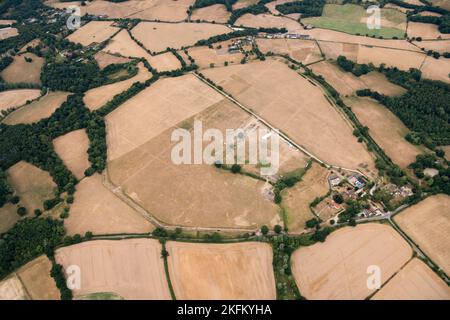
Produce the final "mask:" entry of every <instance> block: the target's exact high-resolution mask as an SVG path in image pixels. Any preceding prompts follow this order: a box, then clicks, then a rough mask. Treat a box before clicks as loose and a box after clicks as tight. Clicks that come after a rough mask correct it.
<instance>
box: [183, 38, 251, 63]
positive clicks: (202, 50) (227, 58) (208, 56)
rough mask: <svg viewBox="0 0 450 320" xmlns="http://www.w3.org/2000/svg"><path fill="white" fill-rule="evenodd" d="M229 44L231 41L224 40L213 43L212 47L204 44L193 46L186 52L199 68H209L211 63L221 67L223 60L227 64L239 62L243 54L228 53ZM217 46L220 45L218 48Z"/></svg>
mask: <svg viewBox="0 0 450 320" xmlns="http://www.w3.org/2000/svg"><path fill="white" fill-rule="evenodd" d="M229 45H231V41H224V42H220V43H217V44H214V45H213V48H212V49H210V48H208V47H206V46H204V47H194V48H191V49H189V50H188V52H189V55H190V56H191V57H192V58H193V59H194V60H195V63H196V64H197V65H198V66H199V67H200V68H209V67H210V64H211V63H213V64H214V66H215V67H221V66H223V65H224V63H225V62H228V63H229V64H237V63H240V62H241V60H242V59H243V58H244V55H243V54H242V53H241V52H238V53H228V46H229ZM219 46H221V48H220V49H219Z"/></svg>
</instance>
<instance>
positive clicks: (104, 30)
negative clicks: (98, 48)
mask: <svg viewBox="0 0 450 320" xmlns="http://www.w3.org/2000/svg"><path fill="white" fill-rule="evenodd" d="M117 31H119V28H117V27H113V26H112V22H111V21H91V22H89V23H87V24H86V25H84V26H82V27H81V28H80V29H78V30H76V31H75V32H74V33H72V34H71V35H69V36H68V37H67V40H69V41H71V42H75V43H80V44H82V45H83V46H88V45H90V44H91V43H102V42H103V41H105V40H106V39H108V38H109V37H111V36H112V35H113V34H114V33H116V32H117Z"/></svg>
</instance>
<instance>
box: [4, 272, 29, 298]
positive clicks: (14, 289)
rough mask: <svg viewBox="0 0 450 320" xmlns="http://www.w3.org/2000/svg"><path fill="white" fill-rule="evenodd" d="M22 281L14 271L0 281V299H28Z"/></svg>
mask: <svg viewBox="0 0 450 320" xmlns="http://www.w3.org/2000/svg"><path fill="white" fill-rule="evenodd" d="M29 299H30V298H29V297H28V295H27V293H26V291H25V288H24V287H23V284H22V282H20V279H19V278H18V277H17V275H16V274H15V273H13V274H11V275H10V276H8V277H7V278H6V279H4V280H2V281H0V300H29Z"/></svg>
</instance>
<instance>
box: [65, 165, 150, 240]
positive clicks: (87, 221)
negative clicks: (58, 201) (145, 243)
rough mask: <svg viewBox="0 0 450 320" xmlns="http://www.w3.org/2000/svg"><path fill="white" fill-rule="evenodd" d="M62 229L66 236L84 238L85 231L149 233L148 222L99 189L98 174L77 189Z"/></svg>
mask: <svg viewBox="0 0 450 320" xmlns="http://www.w3.org/2000/svg"><path fill="white" fill-rule="evenodd" d="M64 226H65V227H66V229H67V233H68V234H70V235H74V234H77V233H78V234H85V233H86V231H91V232H92V233H94V234H115V233H145V232H150V231H152V230H153V225H152V224H151V223H150V222H148V221H147V220H146V219H145V218H144V217H143V216H142V215H141V214H139V213H138V212H136V211H135V210H133V209H132V208H131V207H129V206H128V205H127V204H126V203H124V202H123V201H122V200H120V199H119V198H118V197H117V196H115V195H114V194H113V193H112V192H111V191H110V190H108V189H107V188H106V187H105V186H104V185H103V183H102V176H100V175H99V174H95V175H93V176H91V177H87V178H85V179H83V180H82V181H81V182H80V183H79V184H78V185H77V191H76V193H75V202H74V203H73V205H72V206H71V208H70V215H69V218H67V219H66V220H65V223H64Z"/></svg>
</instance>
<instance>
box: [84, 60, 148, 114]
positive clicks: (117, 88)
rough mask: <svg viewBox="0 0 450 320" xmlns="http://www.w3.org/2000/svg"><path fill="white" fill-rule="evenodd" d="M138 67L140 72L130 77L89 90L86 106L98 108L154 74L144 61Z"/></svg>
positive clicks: (93, 108)
mask: <svg viewBox="0 0 450 320" xmlns="http://www.w3.org/2000/svg"><path fill="white" fill-rule="evenodd" d="M138 69H139V71H138V74H137V75H135V76H134V77H132V78H130V79H127V80H124V81H120V82H115V83H111V84H108V85H106V86H101V87H97V88H94V89H91V90H88V91H87V92H86V93H85V95H84V98H83V101H84V103H85V104H86V107H88V108H89V109H90V110H91V111H92V110H97V109H99V108H101V107H102V106H104V105H105V104H106V103H107V102H108V101H110V100H112V99H113V98H114V96H115V95H118V94H120V93H122V92H123V91H125V90H127V89H128V88H130V87H131V86H132V85H133V83H135V82H144V81H146V80H148V79H150V78H151V77H152V74H151V73H150V72H149V71H148V70H147V68H146V67H144V64H143V63H142V62H140V63H139V64H138Z"/></svg>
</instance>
